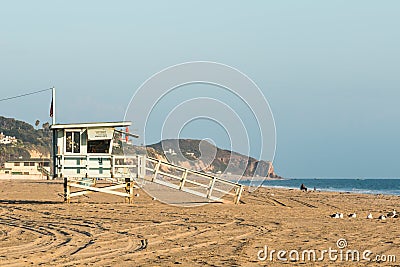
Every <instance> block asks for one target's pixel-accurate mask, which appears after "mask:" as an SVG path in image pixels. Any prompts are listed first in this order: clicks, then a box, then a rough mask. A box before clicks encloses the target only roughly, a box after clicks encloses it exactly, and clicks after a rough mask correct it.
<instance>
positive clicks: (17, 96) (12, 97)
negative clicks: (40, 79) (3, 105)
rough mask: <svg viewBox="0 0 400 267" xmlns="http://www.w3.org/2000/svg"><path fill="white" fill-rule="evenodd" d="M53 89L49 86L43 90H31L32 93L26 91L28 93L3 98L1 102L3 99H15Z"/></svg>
mask: <svg viewBox="0 0 400 267" xmlns="http://www.w3.org/2000/svg"><path fill="white" fill-rule="evenodd" d="M51 89H52V88H47V89H43V90H39V91H35V92H31V93H26V94H22V95H16V96H11V97H6V98H2V99H0V102H1V101H7V100H11V99H15V98H19V97H24V96H28V95H33V94H38V93H41V92H44V91H47V90H51Z"/></svg>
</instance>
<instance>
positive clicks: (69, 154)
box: [51, 121, 144, 202]
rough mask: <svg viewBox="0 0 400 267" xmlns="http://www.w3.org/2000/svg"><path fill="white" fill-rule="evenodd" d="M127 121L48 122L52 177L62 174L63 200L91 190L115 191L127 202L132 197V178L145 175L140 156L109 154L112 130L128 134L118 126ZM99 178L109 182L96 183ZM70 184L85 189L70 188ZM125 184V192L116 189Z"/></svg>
mask: <svg viewBox="0 0 400 267" xmlns="http://www.w3.org/2000/svg"><path fill="white" fill-rule="evenodd" d="M130 125H131V122H127V121H120V122H94V123H76V124H53V125H52V126H51V129H52V130H53V136H54V139H55V140H54V141H53V142H54V153H53V160H54V164H53V166H54V177H55V178H64V199H65V201H67V202H69V200H70V198H71V197H74V196H79V195H84V194H87V193H89V192H91V191H96V192H103V193H110V194H115V195H119V196H123V197H126V198H127V200H128V202H131V201H132V197H133V187H134V185H133V182H134V179H135V178H137V177H138V176H141V177H144V165H143V164H144V162H143V157H142V156H124V155H113V154H112V148H113V141H114V133H115V132H116V131H117V132H122V133H124V134H126V135H128V134H129V133H127V132H123V131H121V130H118V128H120V127H128V126H130ZM129 135H131V136H134V137H137V136H135V135H132V134H129ZM133 169H135V170H133ZM133 176H135V177H133ZM99 179H102V180H107V181H109V182H110V183H111V184H112V185H110V186H106V187H96V183H97V180H99ZM70 187H76V188H80V189H84V191H79V192H71V190H70ZM124 187H125V189H126V192H119V191H115V190H116V189H119V188H124Z"/></svg>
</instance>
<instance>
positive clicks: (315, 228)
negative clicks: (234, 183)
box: [0, 180, 400, 266]
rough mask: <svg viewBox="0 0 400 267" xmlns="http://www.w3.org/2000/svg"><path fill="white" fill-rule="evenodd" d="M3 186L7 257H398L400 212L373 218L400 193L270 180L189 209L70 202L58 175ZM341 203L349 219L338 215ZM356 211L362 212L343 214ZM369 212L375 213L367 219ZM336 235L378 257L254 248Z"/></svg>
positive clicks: (1, 259) (208, 262)
mask: <svg viewBox="0 0 400 267" xmlns="http://www.w3.org/2000/svg"><path fill="white" fill-rule="evenodd" d="M0 191H1V192H0V240H1V241H0V266H85V265H90V266H93V265H95V266H172V265H174V266H176V265H178V266H179V265H180V266H204V265H205V266H264V265H268V266H280V265H282V266H285V265H286V266H291V265H299V266H335V265H337V266H366V265H367V266H376V265H377V264H378V262H376V261H375V256H376V255H377V254H381V255H383V256H391V255H395V256H397V258H396V260H397V262H400V240H399V238H398V237H399V235H400V227H399V223H400V219H398V218H388V219H387V220H385V221H380V220H378V219H376V218H378V215H380V214H386V213H387V212H389V211H391V210H393V209H397V210H400V205H399V204H400V198H399V197H397V196H381V195H360V194H346V193H320V192H307V193H306V192H300V191H298V190H283V189H265V188H264V189H259V190H257V191H255V192H253V193H248V192H247V191H246V192H244V195H243V197H242V200H243V202H244V203H242V204H240V205H234V204H221V203H214V204H207V205H203V206H197V207H189V208H183V207H176V206H170V205H166V204H162V203H160V202H158V201H154V200H152V198H151V197H150V196H147V195H146V194H145V193H143V192H139V197H136V198H135V203H134V204H131V205H129V204H125V203H123V199H122V198H120V197H115V196H110V195H104V194H97V193H96V194H90V195H88V196H84V197H80V198H75V199H72V203H71V204H65V203H63V202H62V196H61V193H62V192H63V188H62V183H61V182H57V181H10V180H2V181H0ZM335 212H341V213H343V214H344V215H345V216H344V218H343V219H333V218H331V217H330V216H329V215H330V214H332V213H335ZM353 212H355V213H356V214H357V218H348V217H347V216H346V215H347V214H349V213H353ZM369 212H371V213H372V214H373V215H374V219H372V220H368V219H366V216H367V214H368V213H369ZM339 239H345V240H346V242H347V247H345V248H343V249H342V251H344V253H345V251H346V250H348V249H351V250H358V251H360V252H361V253H362V252H363V251H364V250H371V251H372V252H373V254H372V255H371V256H370V258H371V261H366V260H362V259H360V261H359V262H348V261H340V260H336V261H332V260H330V259H329V258H328V257H327V256H326V257H325V258H324V259H323V260H322V261H318V260H316V261H309V260H305V261H303V260H301V259H299V260H298V261H290V260H289V259H288V260H287V261H282V260H279V259H278V258H277V257H276V255H275V254H274V255H273V260H272V261H270V259H269V258H267V259H265V260H264V261H261V260H260V259H258V256H257V254H259V252H260V250H263V249H264V248H265V246H268V250H271V249H274V250H277V251H278V250H286V251H290V250H296V251H299V252H302V251H303V250H316V251H320V250H324V249H329V248H330V247H331V248H332V249H337V250H339V248H338V247H337V244H336V242H337V241H338V240H339ZM300 254H301V253H300ZM260 255H261V256H263V253H261V254H259V256H260ZM293 255H295V254H293ZM293 255H292V256H293ZM318 256H320V255H318ZM286 257H288V255H286ZM386 260H387V259H386ZM397 264H400V263H397ZM379 265H380V266H395V265H396V263H393V262H390V263H389V262H380V264H379Z"/></svg>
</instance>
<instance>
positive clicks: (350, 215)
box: [348, 213, 357, 218]
mask: <svg viewBox="0 0 400 267" xmlns="http://www.w3.org/2000/svg"><path fill="white" fill-rule="evenodd" d="M348 216H349V217H350V218H356V217H357V214H355V213H350V214H349V215H348Z"/></svg>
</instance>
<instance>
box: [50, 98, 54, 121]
mask: <svg viewBox="0 0 400 267" xmlns="http://www.w3.org/2000/svg"><path fill="white" fill-rule="evenodd" d="M50 117H51V118H53V97H52V98H51V104H50Z"/></svg>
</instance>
